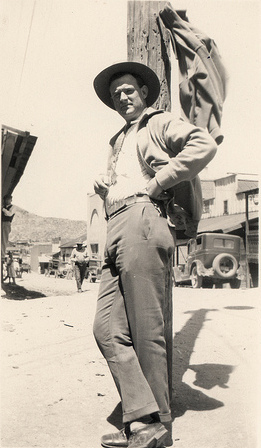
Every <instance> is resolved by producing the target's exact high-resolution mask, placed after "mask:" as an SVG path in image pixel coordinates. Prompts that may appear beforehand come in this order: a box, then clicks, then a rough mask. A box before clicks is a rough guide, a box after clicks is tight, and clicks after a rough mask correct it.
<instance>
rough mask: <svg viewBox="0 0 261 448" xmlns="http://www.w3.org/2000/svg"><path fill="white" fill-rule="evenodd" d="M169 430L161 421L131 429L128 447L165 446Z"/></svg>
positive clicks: (157, 447) (153, 447) (148, 447)
mask: <svg viewBox="0 0 261 448" xmlns="http://www.w3.org/2000/svg"><path fill="white" fill-rule="evenodd" d="M167 436H168V431H167V429H166V428H165V426H163V425H162V424H161V423H159V422H156V423H148V424H147V425H146V426H144V427H142V428H140V429H136V430H134V431H131V435H130V438H129V444H128V448H159V447H160V446H164V441H165V439H166V437H167Z"/></svg>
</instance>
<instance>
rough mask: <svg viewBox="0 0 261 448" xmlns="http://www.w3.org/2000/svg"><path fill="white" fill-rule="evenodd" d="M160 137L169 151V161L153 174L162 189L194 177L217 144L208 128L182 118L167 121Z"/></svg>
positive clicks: (208, 160) (210, 157)
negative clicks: (194, 124) (205, 128)
mask: <svg viewBox="0 0 261 448" xmlns="http://www.w3.org/2000/svg"><path fill="white" fill-rule="evenodd" d="M163 140H164V143H165V145H166V148H168V149H169V151H170V160H169V163H167V164H166V165H165V166H163V168H162V169H160V170H159V171H157V173H156V176H155V178H156V181H157V183H158V185H159V186H160V187H161V188H162V189H163V190H167V189H168V188H171V187H173V186H175V185H177V184H179V183H180V182H182V181H186V180H187V181H188V180H192V179H194V178H195V177H196V175H197V174H198V173H199V172H200V171H202V170H203V168H205V166H206V165H207V164H208V163H209V162H210V161H211V160H212V159H213V157H214V156H215V154H216V151H217V144H216V142H215V140H214V139H213V138H212V137H211V136H210V135H209V134H208V132H207V131H205V130H204V129H202V128H199V127H196V126H193V125H192V124H190V123H187V122H184V121H183V120H179V121H178V122H177V121H172V120H169V121H168V122H167V123H166V125H165V127H164V132H163ZM172 154H173V157H172ZM152 168H153V162H152Z"/></svg>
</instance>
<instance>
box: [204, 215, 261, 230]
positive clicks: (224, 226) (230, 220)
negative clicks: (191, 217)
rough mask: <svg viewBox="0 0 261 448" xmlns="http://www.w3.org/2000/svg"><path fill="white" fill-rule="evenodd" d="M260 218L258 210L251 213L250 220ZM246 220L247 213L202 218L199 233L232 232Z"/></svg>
mask: <svg viewBox="0 0 261 448" xmlns="http://www.w3.org/2000/svg"><path fill="white" fill-rule="evenodd" d="M256 218H258V212H251V213H249V220H252V219H256ZM245 221H246V215H245V213H238V214H236V215H224V216H216V217H215V218H208V219H202V220H201V221H200V223H199V227H198V233H203V232H223V233H230V232H233V231H234V230H237V229H240V228H242V226H244V224H245Z"/></svg>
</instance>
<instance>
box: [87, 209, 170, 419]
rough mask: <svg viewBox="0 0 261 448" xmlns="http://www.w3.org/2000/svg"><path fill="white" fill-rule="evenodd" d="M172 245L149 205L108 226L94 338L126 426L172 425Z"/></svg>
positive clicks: (124, 214)
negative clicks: (150, 418)
mask: <svg viewBox="0 0 261 448" xmlns="http://www.w3.org/2000/svg"><path fill="white" fill-rule="evenodd" d="M173 251H174V240H173V237H172V235H171V232H170V229H169V227H168V224H167V221H166V219H165V218H163V217H161V216H159V214H158V212H157V210H156V209H155V207H154V206H153V204H151V203H137V204H134V205H132V206H130V207H129V208H127V209H125V210H124V211H123V212H121V213H119V214H118V215H115V216H114V217H113V218H111V219H110V220H109V221H108V233H107V243H106V248H105V264H104V266H103V271H102V277H101V283H100V290H99V296H98V303H97V311H96V317H95V321H94V335H95V338H96V340H97V343H98V346H99V348H100V350H101V352H102V354H103V355H104V357H105V359H106V360H107V362H108V365H109V368H110V370H111V373H112V375H113V378H114V381H115V384H116V386H117V388H118V391H119V394H120V397H121V401H122V410H123V422H124V423H126V422H129V421H133V420H137V419H139V418H141V417H143V416H145V415H148V414H151V413H153V412H159V413H160V418H161V421H170V420H171V415H170V403H169V387H168V372H167V353H166V340H165V336H164V318H163V310H164V306H165V301H166V300H169V296H170V288H171V270H172V259H173Z"/></svg>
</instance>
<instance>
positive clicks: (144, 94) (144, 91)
mask: <svg viewBox="0 0 261 448" xmlns="http://www.w3.org/2000/svg"><path fill="white" fill-rule="evenodd" d="M140 90H141V93H142V97H143V98H144V100H145V99H146V98H147V96H148V93H149V89H148V87H147V86H142V87H141V89H140Z"/></svg>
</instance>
